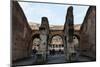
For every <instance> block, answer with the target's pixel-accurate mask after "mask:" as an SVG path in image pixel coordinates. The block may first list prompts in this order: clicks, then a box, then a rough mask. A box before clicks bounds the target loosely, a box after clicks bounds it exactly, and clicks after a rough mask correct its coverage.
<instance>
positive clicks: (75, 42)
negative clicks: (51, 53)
mask: <svg viewBox="0 0 100 67" xmlns="http://www.w3.org/2000/svg"><path fill="white" fill-rule="evenodd" d="M73 43H74V46H75V51H76V52H78V51H79V44H80V37H79V36H78V35H76V34H74V36H73Z"/></svg>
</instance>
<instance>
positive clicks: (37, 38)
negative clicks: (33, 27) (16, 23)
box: [32, 34, 40, 55]
mask: <svg viewBox="0 0 100 67" xmlns="http://www.w3.org/2000/svg"><path fill="white" fill-rule="evenodd" d="M32 44H33V45H32V55H36V53H38V51H39V47H40V35H39V34H35V35H34V36H33V37H32Z"/></svg>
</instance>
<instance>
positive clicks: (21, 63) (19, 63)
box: [13, 56, 36, 66]
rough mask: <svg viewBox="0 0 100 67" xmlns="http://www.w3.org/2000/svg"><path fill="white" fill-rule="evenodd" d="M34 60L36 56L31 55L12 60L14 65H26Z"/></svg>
mask: <svg viewBox="0 0 100 67" xmlns="http://www.w3.org/2000/svg"><path fill="white" fill-rule="evenodd" d="M35 61H36V56H31V57H29V58H26V59H23V60H20V61H17V62H14V64H13V65H14V66H26V65H32V64H34V63H35Z"/></svg>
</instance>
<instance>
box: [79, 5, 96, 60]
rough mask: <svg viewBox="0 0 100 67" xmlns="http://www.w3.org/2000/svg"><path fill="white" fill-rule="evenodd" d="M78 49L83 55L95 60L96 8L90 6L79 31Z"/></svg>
mask: <svg viewBox="0 0 100 67" xmlns="http://www.w3.org/2000/svg"><path fill="white" fill-rule="evenodd" d="M80 49H81V51H82V54H83V55H86V56H89V57H92V58H94V59H95V58H96V7H95V6H90V7H89V9H88V11H87V14H86V16H85V19H84V21H83V24H82V26H81V29H80Z"/></svg>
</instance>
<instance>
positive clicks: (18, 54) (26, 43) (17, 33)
mask: <svg viewBox="0 0 100 67" xmlns="http://www.w3.org/2000/svg"><path fill="white" fill-rule="evenodd" d="M31 33H32V30H31V28H30V27H29V25H28V23H27V19H26V17H25V15H24V13H23V11H22V9H21V7H20V6H19V4H18V2H17V1H12V60H13V61H16V60H19V59H23V58H25V57H29V55H30V53H31V50H30V47H31V45H32V41H31Z"/></svg>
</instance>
